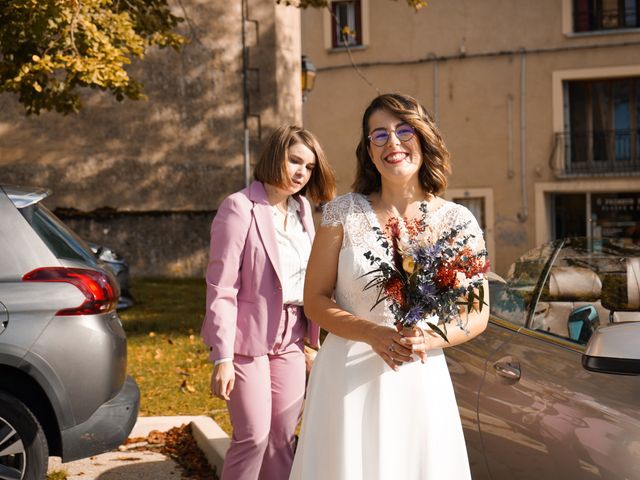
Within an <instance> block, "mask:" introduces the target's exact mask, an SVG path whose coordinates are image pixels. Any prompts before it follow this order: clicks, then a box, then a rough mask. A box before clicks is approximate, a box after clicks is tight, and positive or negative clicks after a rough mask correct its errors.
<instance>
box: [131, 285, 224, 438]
mask: <svg viewBox="0 0 640 480" xmlns="http://www.w3.org/2000/svg"><path fill="white" fill-rule="evenodd" d="M131 290H132V294H133V296H134V298H135V300H136V303H135V305H134V306H133V307H132V308H130V309H128V310H124V311H122V312H120V318H121V319H122V323H123V325H124V329H125V331H126V332H127V339H128V352H129V356H128V371H129V375H131V376H133V378H135V379H136V381H137V382H138V386H139V387H140V393H141V401H140V415H141V416H159V415H209V416H211V417H212V418H213V419H214V420H215V421H216V422H217V423H218V424H219V425H220V426H221V427H222V429H223V430H225V432H227V434H229V435H230V434H231V425H230V423H229V415H228V413H227V408H226V404H225V403H224V401H222V400H219V399H217V398H215V397H213V396H211V395H210V387H209V385H210V379H211V371H212V365H211V363H210V362H209V360H208V348H207V347H206V346H205V345H204V344H203V343H202V340H201V339H200V326H201V324H202V318H203V316H204V309H205V284H204V280H202V279H158V278H153V279H151V278H147V279H134V280H133V281H132V288H131Z"/></svg>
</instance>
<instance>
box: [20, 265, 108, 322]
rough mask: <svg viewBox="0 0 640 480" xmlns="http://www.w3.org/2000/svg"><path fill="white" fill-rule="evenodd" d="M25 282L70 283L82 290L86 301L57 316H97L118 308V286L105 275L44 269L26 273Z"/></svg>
mask: <svg viewBox="0 0 640 480" xmlns="http://www.w3.org/2000/svg"><path fill="white" fill-rule="evenodd" d="M22 280H23V281H25V282H63V283H70V284H71V285H74V286H75V287H77V288H78V290H80V291H81V292H82V293H83V294H84V296H85V298H86V299H85V301H84V302H82V304H81V305H78V306H77V307H74V308H65V309H62V310H60V311H58V312H57V313H56V315H95V314H98V313H104V312H109V311H111V310H113V309H114V308H115V307H116V304H117V301H118V295H119V292H118V286H117V285H116V284H114V282H113V280H112V279H111V278H110V277H109V276H108V275H107V274H105V273H102V272H98V271H96V270H87V269H84V268H65V267H44V268H36V269H35V270H32V271H30V272H29V273H26V274H25V275H24V276H23V277H22Z"/></svg>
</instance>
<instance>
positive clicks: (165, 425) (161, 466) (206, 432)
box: [49, 416, 229, 480]
mask: <svg viewBox="0 0 640 480" xmlns="http://www.w3.org/2000/svg"><path fill="white" fill-rule="evenodd" d="M188 423H191V426H192V432H193V434H194V437H195V438H196V440H198V444H199V446H200V448H201V449H202V451H203V453H204V454H205V455H206V456H207V458H208V459H209V462H210V464H212V465H217V466H218V468H221V465H222V459H223V458H224V454H225V453H226V448H227V445H228V441H229V440H228V438H227V436H226V435H225V434H224V432H222V430H221V429H220V427H218V426H217V425H216V424H215V423H214V422H213V420H211V419H210V418H208V417H187V416H184V417H140V418H138V422H137V423H136V425H135V426H134V428H133V431H132V432H131V435H130V437H131V438H135V437H146V436H147V435H148V434H149V432H150V431H152V430H159V431H161V432H166V431H168V430H170V429H171V428H173V427H179V426H181V425H184V424H188ZM59 470H64V471H66V472H67V479H68V480H142V479H154V480H155V479H165V478H166V479H172V478H175V479H179V478H180V475H181V473H182V470H181V469H180V467H179V466H178V464H177V463H176V462H175V461H173V460H172V459H170V458H169V457H167V456H165V455H162V454H160V453H156V452H152V451H142V452H135V451H126V450H125V451H114V452H107V453H104V454H102V455H96V456H94V457H90V458H85V459H82V460H77V461H74V462H68V463H60V459H59V458H57V457H52V458H51V459H50V460H49V473H51V472H54V471H59Z"/></svg>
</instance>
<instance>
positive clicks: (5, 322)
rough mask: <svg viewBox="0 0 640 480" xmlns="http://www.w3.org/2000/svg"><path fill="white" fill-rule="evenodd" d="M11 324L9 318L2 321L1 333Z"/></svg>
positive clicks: (0, 323) (0, 325) (0, 324)
mask: <svg viewBox="0 0 640 480" xmlns="http://www.w3.org/2000/svg"><path fill="white" fill-rule="evenodd" d="M7 325H9V320H4V321H2V322H0V333H2V332H4V330H5V328H7Z"/></svg>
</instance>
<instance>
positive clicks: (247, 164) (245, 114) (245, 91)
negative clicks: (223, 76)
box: [241, 0, 251, 187]
mask: <svg viewBox="0 0 640 480" xmlns="http://www.w3.org/2000/svg"><path fill="white" fill-rule="evenodd" d="M241 10H242V104H243V111H242V121H243V126H244V141H243V152H244V162H243V170H244V186H245V187H248V186H249V183H250V181H251V178H250V174H251V155H250V150H249V85H248V69H249V58H248V55H249V49H248V48H247V35H246V25H247V0H242V4H241Z"/></svg>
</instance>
